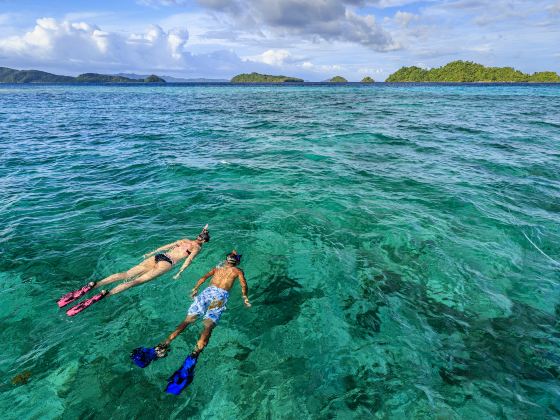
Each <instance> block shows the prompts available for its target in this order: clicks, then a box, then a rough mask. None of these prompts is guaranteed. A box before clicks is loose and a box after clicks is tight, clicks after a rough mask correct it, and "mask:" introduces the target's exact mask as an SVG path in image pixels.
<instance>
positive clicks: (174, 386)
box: [165, 353, 198, 395]
mask: <svg viewBox="0 0 560 420" xmlns="http://www.w3.org/2000/svg"><path fill="white" fill-rule="evenodd" d="M197 360H198V355H193V354H192V353H191V354H189V355H188V356H187V358H186V359H185V361H184V362H183V365H182V366H181V367H180V368H179V369H177V370H176V371H175V373H174V374H173V375H171V377H170V378H169V379H168V380H167V382H168V383H167V387H166V388H165V392H167V393H168V394H174V395H179V394H180V393H181V391H182V390H183V389H185V388H186V387H187V386H189V385H190V384H191V382H192V381H193V379H194V368H195V366H196V362H197Z"/></svg>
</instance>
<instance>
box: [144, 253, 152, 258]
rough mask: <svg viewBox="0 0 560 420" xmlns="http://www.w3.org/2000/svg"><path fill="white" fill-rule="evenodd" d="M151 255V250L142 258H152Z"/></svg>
mask: <svg viewBox="0 0 560 420" xmlns="http://www.w3.org/2000/svg"><path fill="white" fill-rule="evenodd" d="M151 256H152V253H151V252H149V253H148V254H144V255H142V258H144V259H146V258H150V257H151Z"/></svg>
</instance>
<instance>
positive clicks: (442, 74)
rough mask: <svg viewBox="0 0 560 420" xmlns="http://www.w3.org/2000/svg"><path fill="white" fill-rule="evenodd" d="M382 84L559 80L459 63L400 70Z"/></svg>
mask: <svg viewBox="0 0 560 420" xmlns="http://www.w3.org/2000/svg"><path fill="white" fill-rule="evenodd" d="M386 82H450V83H476V82H480V83H488V82H509V83H516V82H517V83H523V82H529V83H531V82H532V83H559V82H560V76H558V74H556V73H555V72H553V71H542V72H537V73H533V74H532V75H529V74H525V73H523V72H521V71H519V70H516V69H514V68H513V67H486V66H483V65H482V64H477V63H473V62H472V61H460V60H459V61H453V62H451V63H448V64H446V65H445V66H442V67H438V68H434V69H430V70H426V69H422V68H420V67H416V66H412V67H402V68H400V69H399V70H397V71H396V72H395V73H393V74H391V75H390V76H389V77H388V78H387V80H386Z"/></svg>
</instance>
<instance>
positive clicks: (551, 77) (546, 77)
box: [529, 71, 560, 83]
mask: <svg viewBox="0 0 560 420" xmlns="http://www.w3.org/2000/svg"><path fill="white" fill-rule="evenodd" d="M529 82H536V83H560V76H558V74H556V73H555V72H553V71H540V72H537V73H533V74H532V75H531V76H530V77H529Z"/></svg>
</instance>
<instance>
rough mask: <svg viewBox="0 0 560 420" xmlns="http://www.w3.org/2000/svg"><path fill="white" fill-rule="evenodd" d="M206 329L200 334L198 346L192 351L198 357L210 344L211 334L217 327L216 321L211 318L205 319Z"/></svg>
mask: <svg viewBox="0 0 560 420" xmlns="http://www.w3.org/2000/svg"><path fill="white" fill-rule="evenodd" d="M203 324H204V329H203V330H202V333H201V334H200V338H199V339H198V341H197V342H196V346H195V348H194V350H193V352H192V354H193V356H194V357H198V355H199V354H200V353H201V352H202V350H204V348H205V347H206V346H207V345H208V342H209V341H210V336H211V335H212V330H214V328H215V327H216V323H215V322H214V321H212V320H211V319H205V320H204V321H203Z"/></svg>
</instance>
